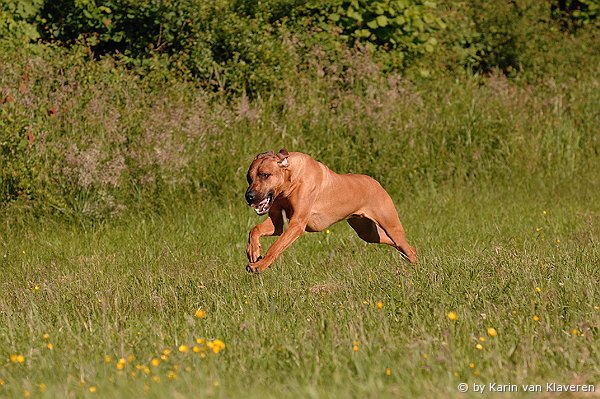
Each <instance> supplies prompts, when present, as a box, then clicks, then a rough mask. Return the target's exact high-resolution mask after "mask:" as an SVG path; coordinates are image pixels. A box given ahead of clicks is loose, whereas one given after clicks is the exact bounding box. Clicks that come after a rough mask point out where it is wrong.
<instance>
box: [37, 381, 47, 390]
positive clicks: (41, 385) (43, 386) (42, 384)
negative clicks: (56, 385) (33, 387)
mask: <svg viewBox="0 0 600 399" xmlns="http://www.w3.org/2000/svg"><path fill="white" fill-rule="evenodd" d="M38 388H39V389H40V392H45V391H46V384H44V383H43V382H42V383H41V384H39V385H38Z"/></svg>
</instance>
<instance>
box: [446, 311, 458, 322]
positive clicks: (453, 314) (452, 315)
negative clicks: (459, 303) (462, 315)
mask: <svg viewBox="0 0 600 399" xmlns="http://www.w3.org/2000/svg"><path fill="white" fill-rule="evenodd" d="M448 318H449V319H450V320H452V321H456V320H458V314H457V313H456V312H454V311H452V312H448Z"/></svg>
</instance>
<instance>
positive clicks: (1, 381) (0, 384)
mask: <svg viewBox="0 0 600 399" xmlns="http://www.w3.org/2000/svg"><path fill="white" fill-rule="evenodd" d="M4 384H6V382H4V380H3V379H2V378H0V387H1V386H2V385H4Z"/></svg>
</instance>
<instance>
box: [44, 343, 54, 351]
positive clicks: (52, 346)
mask: <svg viewBox="0 0 600 399" xmlns="http://www.w3.org/2000/svg"><path fill="white" fill-rule="evenodd" d="M46 348H48V349H49V350H52V349H54V345H52V344H51V343H48V345H46Z"/></svg>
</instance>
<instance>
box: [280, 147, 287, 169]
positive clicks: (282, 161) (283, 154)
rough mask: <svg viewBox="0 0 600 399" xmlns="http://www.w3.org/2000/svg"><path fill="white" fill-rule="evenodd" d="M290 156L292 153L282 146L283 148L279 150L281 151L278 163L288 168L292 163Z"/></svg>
mask: <svg viewBox="0 0 600 399" xmlns="http://www.w3.org/2000/svg"><path fill="white" fill-rule="evenodd" d="M289 156H290V153H289V152H287V150H286V149H285V148H282V149H281V150H279V153H278V154H277V158H279V162H278V164H279V165H280V166H283V167H284V168H287V167H288V165H289V164H290V162H289V161H288V157H289Z"/></svg>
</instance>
